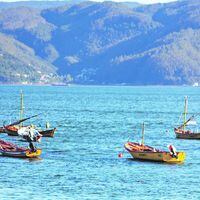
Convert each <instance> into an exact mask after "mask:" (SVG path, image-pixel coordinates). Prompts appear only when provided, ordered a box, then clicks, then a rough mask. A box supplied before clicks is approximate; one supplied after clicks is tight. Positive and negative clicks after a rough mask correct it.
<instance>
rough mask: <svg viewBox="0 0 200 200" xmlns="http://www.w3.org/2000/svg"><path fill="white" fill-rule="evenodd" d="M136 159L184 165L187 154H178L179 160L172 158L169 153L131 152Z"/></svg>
mask: <svg viewBox="0 0 200 200" xmlns="http://www.w3.org/2000/svg"><path fill="white" fill-rule="evenodd" d="M129 153H130V154H131V155H132V157H133V158H134V159H139V160H147V161H156V162H167V163H182V162H184V160H185V157H186V154H185V152H178V153H177V158H175V157H172V156H171V154H170V153H169V152H129Z"/></svg>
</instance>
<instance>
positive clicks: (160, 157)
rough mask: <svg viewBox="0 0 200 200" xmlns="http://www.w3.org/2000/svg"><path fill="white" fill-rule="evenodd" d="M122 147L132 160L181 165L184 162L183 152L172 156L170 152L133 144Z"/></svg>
mask: <svg viewBox="0 0 200 200" xmlns="http://www.w3.org/2000/svg"><path fill="white" fill-rule="evenodd" d="M124 147H125V149H126V150H127V151H128V152H129V153H130V154H131V155H132V157H133V158H134V159H139V160H147V161H157V162H167V163H181V162H184V160H185V152H177V153H176V156H173V155H172V153H171V152H167V151H162V150H159V149H155V148H153V147H150V146H147V145H143V144H139V143H133V142H127V143H126V144H125V145H124Z"/></svg>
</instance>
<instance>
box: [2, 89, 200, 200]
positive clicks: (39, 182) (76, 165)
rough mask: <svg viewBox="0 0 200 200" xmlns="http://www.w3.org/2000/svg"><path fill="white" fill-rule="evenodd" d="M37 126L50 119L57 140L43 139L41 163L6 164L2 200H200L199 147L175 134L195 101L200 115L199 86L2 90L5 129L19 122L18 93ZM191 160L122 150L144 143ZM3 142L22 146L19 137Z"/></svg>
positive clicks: (16, 161)
mask: <svg viewBox="0 0 200 200" xmlns="http://www.w3.org/2000/svg"><path fill="white" fill-rule="evenodd" d="M21 89H22V90H23V91H24V95H25V97H24V101H25V115H26V116H30V115H34V114H38V113H41V114H40V115H39V117H38V118H37V119H32V120H31V123H34V124H41V125H44V124H45V122H46V121H47V120H48V121H50V123H51V126H52V127H54V126H55V127H57V128H58V129H57V132H56V133H55V137H54V138H53V139H52V138H43V140H42V143H41V144H38V146H40V147H41V148H42V149H43V153H42V156H41V159H38V160H27V159H26V160H24V159H14V158H6V157H0V163H1V164H0V177H1V181H0V199H1V200H3V199H6V200H7V199H17V200H18V199H20V200H21V199H44V200H51V199H59V200H60V199H61V200H62V199H98V200H100V199H129V200H130V199H135V200H151V199H152V200H157V199H161V200H165V199H167V200H168V199H175V200H176V199H177V200H181V199H191V200H192V199H195V200H196V199H200V188H199V185H200V184H199V183H200V181H199V174H200V156H199V155H200V141H197V140H178V139H175V135H174V133H173V127H174V125H175V124H177V122H178V119H179V116H180V113H181V112H182V110H183V101H184V96H185V95H187V96H188V98H189V99H188V100H189V108H188V109H189V111H190V113H199V112H200V101H199V100H200V89H199V88H198V87H196V88H195V87H163V86H156V87H150V86H149V87H122V86H120V87H118V86H115V87H110V86H107V87H103V86H102V87H100V86H91V87H90V86H84V87H83V86H72V87H48V86H46V87H42V86H40V87H37V86H23V87H22V86H1V87H0V93H1V96H0V105H1V113H0V122H1V123H2V124H3V122H5V123H9V121H14V120H15V119H16V118H18V116H19V91H20V90H21ZM142 122H145V127H146V128H145V143H146V144H148V145H152V146H154V147H156V148H161V149H167V145H168V144H173V145H174V146H176V148H177V150H183V151H185V152H186V153H187V158H186V161H185V163H184V164H179V165H169V164H161V163H153V162H141V161H135V160H132V159H130V158H131V156H130V155H129V154H128V153H125V152H124V156H123V158H118V153H119V152H122V151H123V144H124V143H125V142H126V141H127V140H128V139H130V140H131V141H140V136H141V134H140V133H141V131H140V130H141V123H142ZM0 139H4V140H9V141H12V142H14V143H17V144H19V145H21V146H24V145H27V144H26V143H22V142H20V141H19V138H10V137H8V136H7V135H5V134H1V135H0Z"/></svg>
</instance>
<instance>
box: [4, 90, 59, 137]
mask: <svg viewBox="0 0 200 200" xmlns="http://www.w3.org/2000/svg"><path fill="white" fill-rule="evenodd" d="M23 115H24V95H23V92H22V91H21V94H20V120H19V121H17V122H14V123H12V124H9V125H5V126H4V127H3V129H2V131H3V130H5V132H6V133H7V134H8V135H9V136H18V130H19V129H20V128H22V127H25V126H23V122H24V121H26V120H28V119H31V118H33V117H37V116H38V115H34V116H31V117H27V118H23ZM38 131H39V133H40V134H41V135H42V136H43V137H54V133H55V131H56V128H53V129H50V128H49V127H47V128H46V129H45V130H38Z"/></svg>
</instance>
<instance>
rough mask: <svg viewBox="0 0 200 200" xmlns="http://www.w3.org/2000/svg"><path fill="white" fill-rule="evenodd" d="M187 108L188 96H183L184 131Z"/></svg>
mask: <svg viewBox="0 0 200 200" xmlns="http://www.w3.org/2000/svg"><path fill="white" fill-rule="evenodd" d="M187 110H188V97H187V96H185V105H184V113H183V115H184V121H183V130H184V131H185V126H186V120H187V118H186V117H187Z"/></svg>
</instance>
